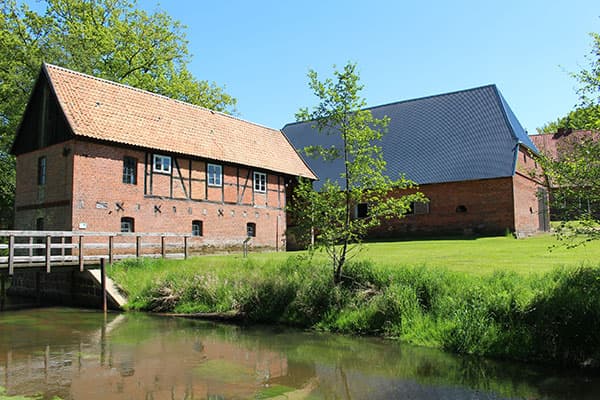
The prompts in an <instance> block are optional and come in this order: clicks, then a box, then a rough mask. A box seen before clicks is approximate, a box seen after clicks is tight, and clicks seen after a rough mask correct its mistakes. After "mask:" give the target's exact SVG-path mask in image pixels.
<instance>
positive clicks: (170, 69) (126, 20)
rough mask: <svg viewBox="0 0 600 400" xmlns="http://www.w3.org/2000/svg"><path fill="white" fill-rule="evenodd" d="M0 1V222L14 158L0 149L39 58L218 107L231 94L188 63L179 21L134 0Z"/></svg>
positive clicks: (225, 107) (9, 137)
mask: <svg viewBox="0 0 600 400" xmlns="http://www.w3.org/2000/svg"><path fill="white" fill-rule="evenodd" d="M44 3H45V4H44V5H45V7H43V8H44V11H43V12H37V11H34V10H32V9H30V8H29V7H28V5H27V4H26V3H24V2H19V3H17V2H16V1H15V0H7V1H3V2H2V4H1V5H0V43H1V44H2V45H1V46H0V82H1V84H0V176H1V177H2V178H1V180H0V209H1V210H2V213H1V214H0V226H6V224H7V220H8V221H11V220H12V216H11V215H10V210H12V201H13V195H14V160H13V159H12V157H10V156H9V155H8V151H9V149H10V146H11V144H12V142H13V139H14V134H15V132H16V129H17V126H18V124H19V122H20V120H21V116H22V114H23V111H24V109H25V105H26V103H27V100H28V98H29V95H30V93H31V90H32V88H33V84H34V81H35V79H36V77H37V75H38V73H39V71H40V66H41V65H42V62H47V63H53V64H57V65H60V66H63V67H66V68H70V69H74V70H76V71H80V72H83V73H87V74H91V75H94V76H98V77H101V78H106V79H109V80H112V81H116V82H121V83H124V84H127V85H131V86H134V87H137V88H140V89H145V90H149V91H151V92H155V93H159V94H162V95H165V96H168V97H171V98H175V99H178V100H182V101H186V102H189V103H192V104H197V105H201V106H204V107H207V108H210V109H214V110H219V111H225V112H228V111H234V107H235V103H236V100H235V99H234V98H232V97H231V96H230V95H228V94H227V93H225V91H224V90H223V88H221V87H219V86H217V85H216V84H215V83H211V82H207V81H204V80H198V79H197V78H195V77H194V76H192V74H191V73H190V71H189V70H188V63H189V60H190V56H189V53H188V49H187V41H186V39H185V27H184V26H183V25H181V23H179V22H178V21H176V20H174V19H173V18H171V17H170V16H169V15H168V14H166V13H165V12H163V11H156V12H154V13H152V14H149V13H147V12H146V11H143V10H141V9H138V8H137V3H136V0H133V1H130V0H45V1H44Z"/></svg>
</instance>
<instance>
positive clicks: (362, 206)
mask: <svg viewBox="0 0 600 400" xmlns="http://www.w3.org/2000/svg"><path fill="white" fill-rule="evenodd" d="M368 217H369V203H357V204H356V205H355V206H354V218H356V219H365V218H368Z"/></svg>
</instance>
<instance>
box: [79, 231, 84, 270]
mask: <svg viewBox="0 0 600 400" xmlns="http://www.w3.org/2000/svg"><path fill="white" fill-rule="evenodd" d="M83 264H84V260H83V235H79V271H81V272H83Z"/></svg>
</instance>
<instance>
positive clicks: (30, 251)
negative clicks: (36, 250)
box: [28, 236, 33, 258]
mask: <svg viewBox="0 0 600 400" xmlns="http://www.w3.org/2000/svg"><path fill="white" fill-rule="evenodd" d="M28 254H29V258H31V257H33V236H29V253H28Z"/></svg>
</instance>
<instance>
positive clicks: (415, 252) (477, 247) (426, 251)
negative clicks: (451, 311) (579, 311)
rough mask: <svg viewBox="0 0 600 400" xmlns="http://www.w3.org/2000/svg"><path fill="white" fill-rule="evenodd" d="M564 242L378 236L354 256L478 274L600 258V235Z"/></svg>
mask: <svg viewBox="0 0 600 400" xmlns="http://www.w3.org/2000/svg"><path fill="white" fill-rule="evenodd" d="M560 245H561V242H559V241H558V240H556V238H555V237H554V236H552V235H549V234H548V235H539V236H534V237H530V238H527V239H514V238H512V237H504V236H501V237H484V238H474V239H467V238H465V239H439V240H415V241H401V242H374V243H365V244H364V246H363V248H362V250H360V253H358V254H357V256H356V257H355V260H357V261H364V260H368V261H371V262H373V263H375V264H384V265H390V266H393V265H403V266H428V267H434V268H444V269H448V270H450V271H460V272H468V273H471V274H476V275H485V274H491V273H493V272H495V271H499V270H502V271H513V272H517V273H520V274H529V273H546V272H550V271H552V270H553V269H555V268H558V267H573V266H581V265H582V264H595V263H597V262H598V260H600V241H597V242H590V243H587V244H586V245H585V246H579V247H576V248H573V249H567V248H566V247H564V246H560ZM290 255H301V256H306V252H302V251H300V252H288V253H284V252H281V253H250V255H249V259H250V260H252V261H253V262H256V263H259V264H267V263H270V262H283V261H285V260H286V259H287V258H288V257H289V256H290ZM199 260H202V261H201V262H202V263H206V264H209V265H213V266H216V265H227V264H228V263H231V262H234V263H239V262H240V261H242V260H243V258H242V256H241V255H238V254H232V255H217V256H215V255H213V256H202V257H201V258H200V259H199ZM315 260H316V261H320V262H326V260H327V259H326V257H325V255H324V254H322V253H316V254H315ZM194 264H195V263H194ZM182 267H184V265H182Z"/></svg>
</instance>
